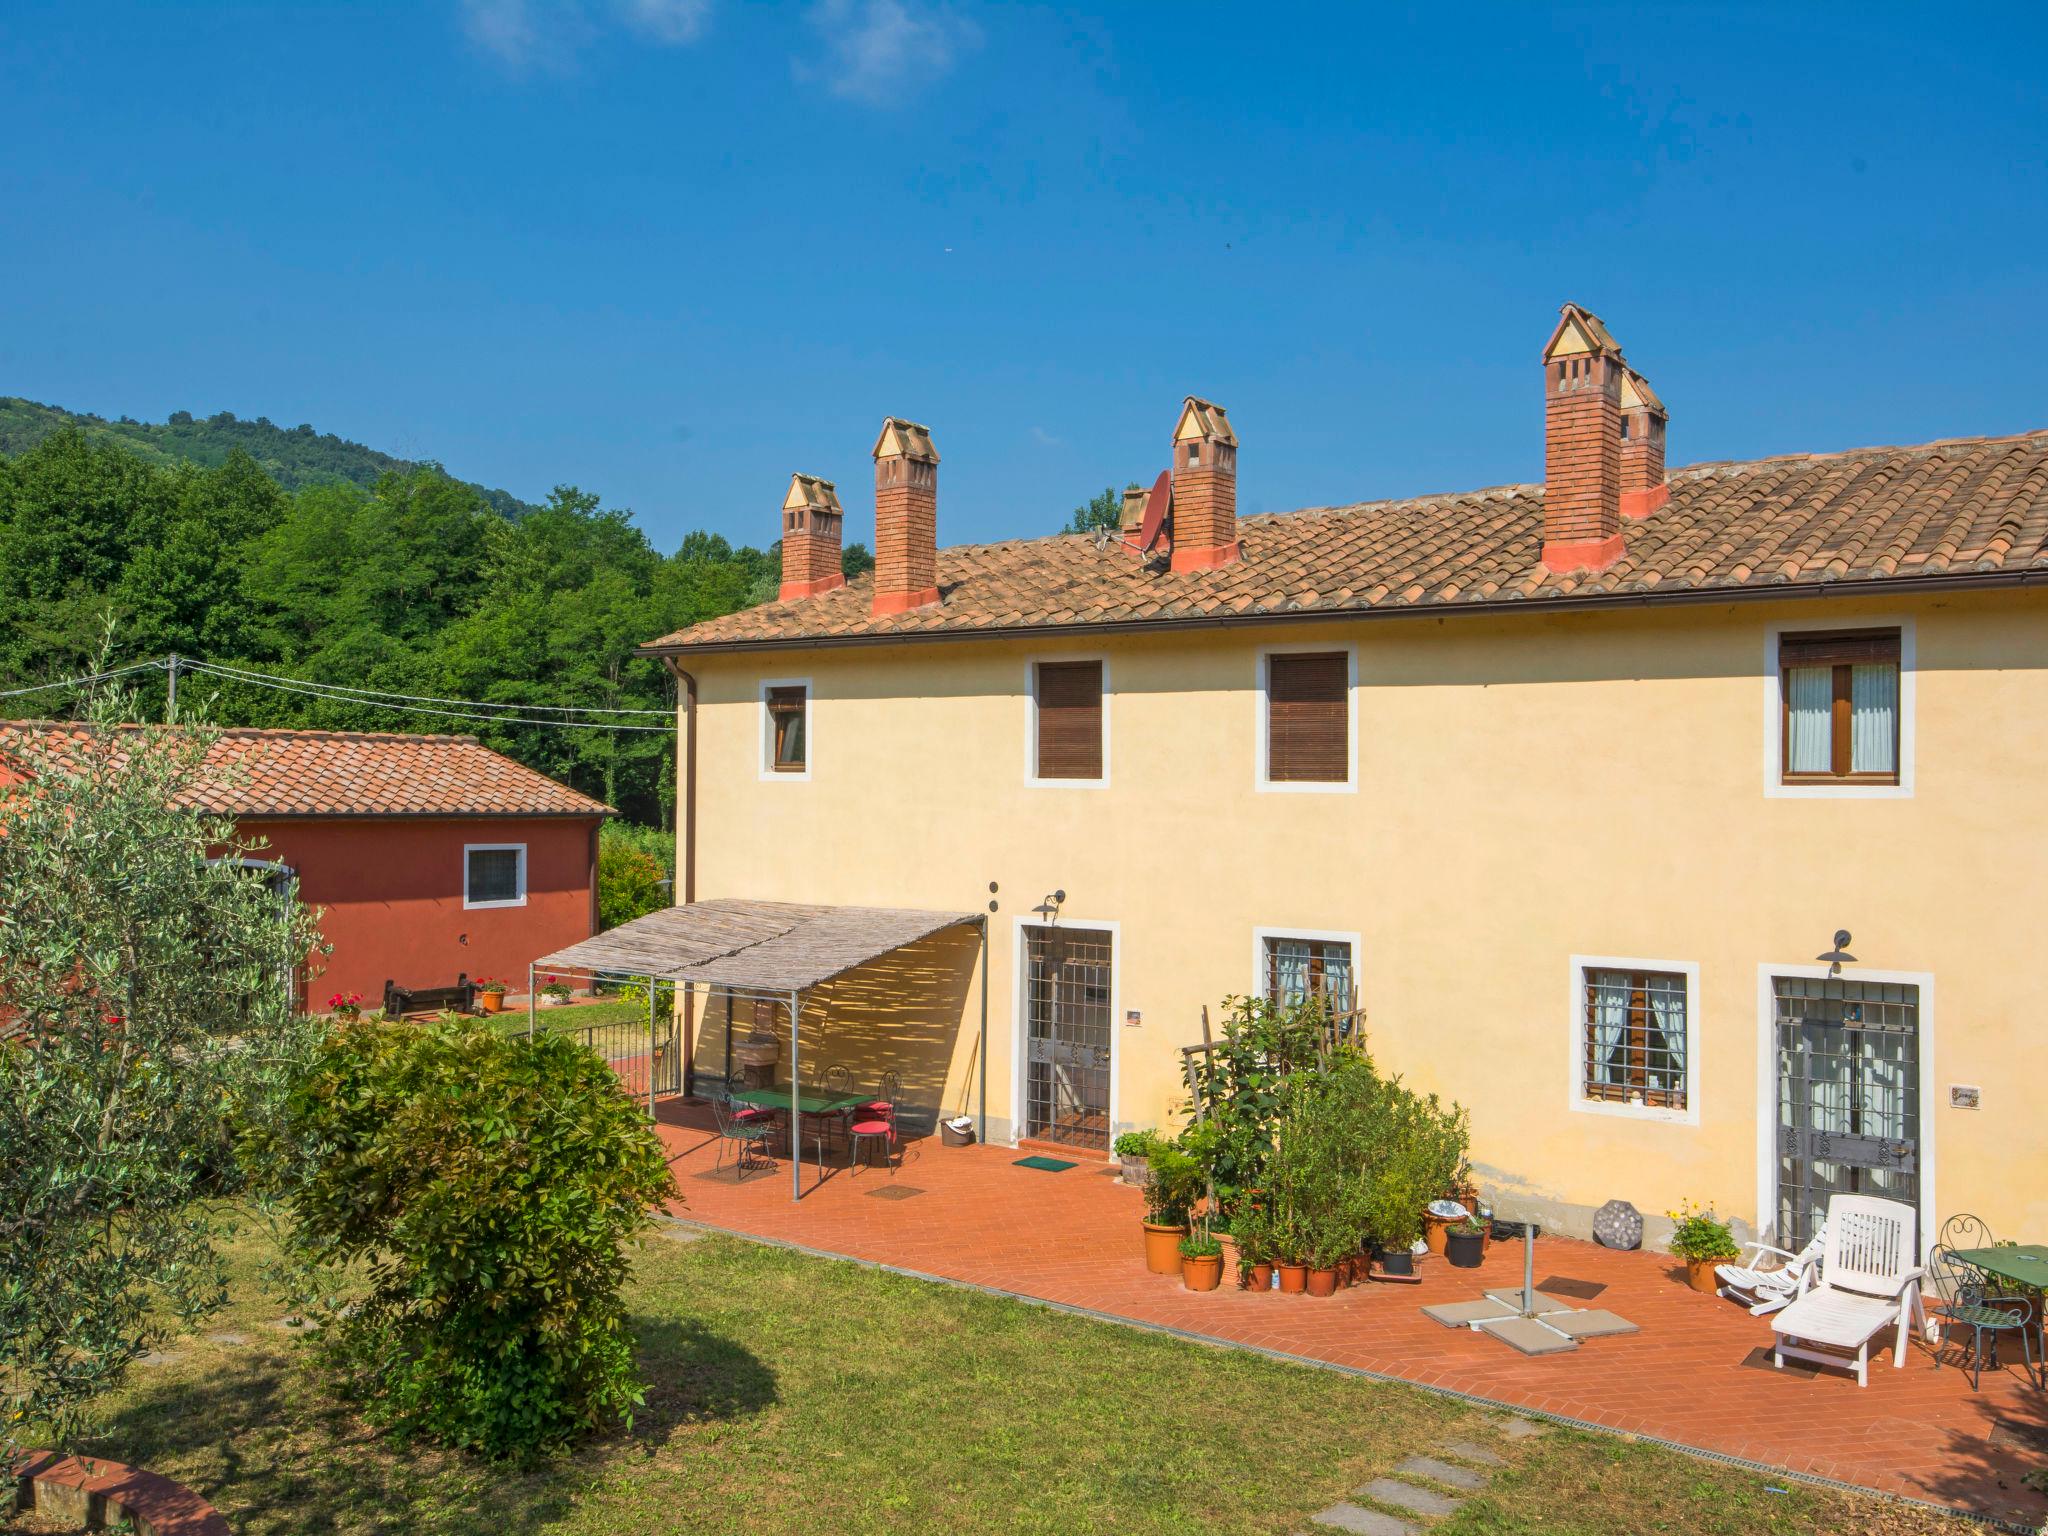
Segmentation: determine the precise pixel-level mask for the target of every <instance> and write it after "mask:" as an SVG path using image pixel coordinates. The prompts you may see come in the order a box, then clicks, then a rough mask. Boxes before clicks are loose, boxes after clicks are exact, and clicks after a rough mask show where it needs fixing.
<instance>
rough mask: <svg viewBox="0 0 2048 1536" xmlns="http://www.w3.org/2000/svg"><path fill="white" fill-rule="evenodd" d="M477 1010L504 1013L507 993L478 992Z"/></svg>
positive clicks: (479, 1011)
mask: <svg viewBox="0 0 2048 1536" xmlns="http://www.w3.org/2000/svg"><path fill="white" fill-rule="evenodd" d="M476 1011H477V1012H478V1013H503V1012H504V1011H505V994H504V993H502V992H479V993H477V995H476Z"/></svg>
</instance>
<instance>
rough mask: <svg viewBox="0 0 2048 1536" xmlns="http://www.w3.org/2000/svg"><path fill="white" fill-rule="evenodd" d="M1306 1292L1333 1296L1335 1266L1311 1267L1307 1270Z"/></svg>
mask: <svg viewBox="0 0 2048 1536" xmlns="http://www.w3.org/2000/svg"><path fill="white" fill-rule="evenodd" d="M1308 1293H1309V1295H1311V1296H1334V1295H1336V1294H1337V1267H1336V1266H1335V1265H1334V1264H1333V1265H1331V1266H1330V1267H1329V1268H1328V1269H1312V1270H1310V1271H1309V1272H1308Z"/></svg>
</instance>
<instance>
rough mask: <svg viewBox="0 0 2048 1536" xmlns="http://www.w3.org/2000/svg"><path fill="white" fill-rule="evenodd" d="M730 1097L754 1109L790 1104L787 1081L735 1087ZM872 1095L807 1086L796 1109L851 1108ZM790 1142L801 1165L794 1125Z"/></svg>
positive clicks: (821, 1172) (821, 1175)
mask: <svg viewBox="0 0 2048 1536" xmlns="http://www.w3.org/2000/svg"><path fill="white" fill-rule="evenodd" d="M733 1098H734V1099H735V1100H737V1101H738V1102H739V1103H742V1104H752V1105H753V1106H754V1107H755V1108H757V1109H785V1110H786V1109H788V1108H789V1107H790V1102H789V1101H790V1091H789V1085H788V1084H787V1083H782V1084H779V1085H777V1086H776V1087H773V1088H741V1089H737V1090H735V1091H734V1093H733ZM873 1098H874V1095H873V1094H871V1093H827V1092H825V1091H824V1090H823V1089H822V1088H806V1089H804V1090H803V1091H802V1092H801V1093H798V1094H797V1095H796V1110H797V1113H799V1114H804V1115H829V1114H833V1113H835V1112H837V1111H839V1110H842V1109H852V1108H853V1107H854V1106H855V1105H858V1104H865V1103H867V1102H868V1101H869V1100H871V1099H873ZM789 1146H790V1155H791V1156H792V1157H795V1158H797V1160H798V1164H799V1166H801V1163H802V1158H803V1153H802V1150H801V1149H800V1148H799V1147H798V1146H797V1139H796V1128H795V1127H794V1126H792V1127H790V1133H789ZM824 1179H825V1148H824V1145H823V1144H822V1143H821V1144H820V1145H819V1147H818V1181H819V1182H820V1183H823V1182H824Z"/></svg>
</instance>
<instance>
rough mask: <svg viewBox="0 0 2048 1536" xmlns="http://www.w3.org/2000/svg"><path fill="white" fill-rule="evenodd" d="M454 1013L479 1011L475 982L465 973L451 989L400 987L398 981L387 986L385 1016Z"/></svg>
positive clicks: (388, 982) (387, 982)
mask: <svg viewBox="0 0 2048 1536" xmlns="http://www.w3.org/2000/svg"><path fill="white" fill-rule="evenodd" d="M444 1011H452V1012H455V1013H475V1012H476V983H475V982H473V981H471V980H470V979H469V973H468V972H467V971H464V972H463V973H462V974H461V975H459V976H457V977H456V978H455V985H454V986H452V987H401V986H400V985H399V984H398V983H397V982H395V981H391V980H386V981H385V983H384V1017H385V1018H387V1019H400V1018H404V1017H405V1015H407V1014H409V1013H441V1012H444Z"/></svg>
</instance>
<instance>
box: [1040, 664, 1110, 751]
mask: <svg viewBox="0 0 2048 1536" xmlns="http://www.w3.org/2000/svg"><path fill="white" fill-rule="evenodd" d="M1038 776H1039V777H1040V778H1041V779H1099V778H1101V777H1102V663H1101V662H1099V661H1042V662H1040V663H1039V664H1038Z"/></svg>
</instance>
